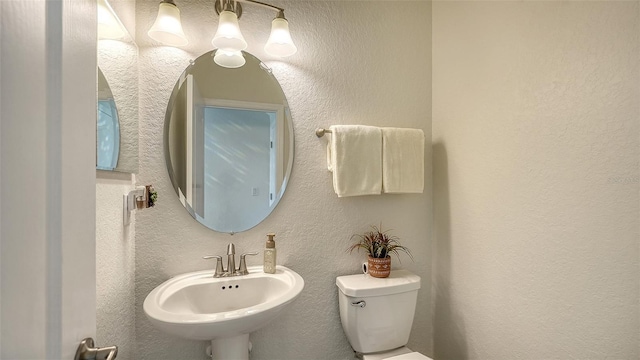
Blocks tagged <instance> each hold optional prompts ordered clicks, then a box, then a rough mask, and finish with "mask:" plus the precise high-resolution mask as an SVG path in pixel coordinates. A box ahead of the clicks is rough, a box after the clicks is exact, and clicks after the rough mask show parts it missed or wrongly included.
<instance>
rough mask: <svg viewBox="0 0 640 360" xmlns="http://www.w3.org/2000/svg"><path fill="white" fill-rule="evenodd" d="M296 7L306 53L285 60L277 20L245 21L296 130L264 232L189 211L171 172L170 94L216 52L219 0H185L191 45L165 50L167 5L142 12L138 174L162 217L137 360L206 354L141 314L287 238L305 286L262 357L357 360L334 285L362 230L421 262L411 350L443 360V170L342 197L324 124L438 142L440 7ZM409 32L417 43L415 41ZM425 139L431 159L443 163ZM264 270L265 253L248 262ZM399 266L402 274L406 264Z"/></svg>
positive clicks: (149, 261) (142, 276) (144, 233)
mask: <svg viewBox="0 0 640 360" xmlns="http://www.w3.org/2000/svg"><path fill="white" fill-rule="evenodd" d="M278 3H279V4H281V5H283V6H284V7H285V8H286V15H287V18H288V19H289V21H290V26H291V31H292V34H293V37H294V40H295V41H296V44H297V46H298V49H299V52H298V54H296V55H294V56H293V57H291V58H289V59H287V60H285V61H278V60H274V59H273V58H271V57H269V56H267V55H266V54H265V53H264V51H263V49H262V46H263V45H264V43H265V41H266V39H267V37H268V35H269V30H270V22H271V20H272V18H273V16H274V14H273V13H271V12H269V11H264V10H262V9H260V8H257V7H252V6H245V11H244V13H243V16H242V19H241V20H240V21H241V26H242V30H243V34H244V36H245V38H246V39H247V41H248V42H249V48H248V49H247V50H248V51H249V52H251V53H253V54H255V55H256V56H257V57H259V58H261V59H263V60H264V61H265V62H266V63H267V64H268V65H269V66H271V67H272V68H273V73H274V75H275V76H276V78H277V79H278V80H279V81H280V83H281V85H282V87H283V89H284V92H285V94H286V96H287V98H288V100H289V104H290V106H291V112H292V116H293V120H294V128H295V138H296V144H295V162H294V167H293V172H292V176H291V180H290V182H289V186H288V189H287V192H286V194H285V195H284V198H283V199H282V201H281V202H280V204H279V205H278V207H277V208H276V209H275V211H274V212H273V213H272V214H271V215H270V216H269V217H268V218H267V219H266V220H265V221H264V222H263V223H261V224H260V225H258V226H256V227H255V228H253V229H251V230H249V231H247V232H243V233H239V234H236V235H234V236H233V237H231V236H230V235H226V234H220V233H216V232H213V231H211V230H208V229H207V228H205V227H203V226H202V225H200V224H198V223H197V222H196V221H195V220H193V219H192V218H191V216H189V214H188V213H187V212H186V211H185V210H184V209H183V208H182V206H181V205H180V203H179V201H178V198H177V196H176V194H175V193H174V191H173V188H172V187H171V184H170V180H169V178H168V176H167V170H166V168H165V164H164V155H163V143H162V141H163V136H162V131H163V121H164V115H165V109H166V105H167V101H168V98H169V95H170V93H171V90H172V88H173V86H174V84H175V81H176V79H177V78H178V77H179V75H180V74H181V72H182V70H183V69H184V68H185V67H186V66H187V64H188V63H189V59H195V58H196V57H197V56H199V55H200V54H202V53H204V52H206V51H208V50H210V49H211V45H210V41H211V38H212V37H213V34H214V32H215V29H216V25H217V20H216V16H215V15H214V14H215V13H214V10H213V8H212V4H213V2H212V1H186V0H183V1H179V2H178V6H179V7H180V8H181V12H182V22H183V25H184V27H185V33H186V34H187V36H188V37H189V39H190V44H189V45H188V46H187V47H185V48H184V49H176V48H170V47H162V46H157V44H153V43H152V42H151V40H150V39H148V37H147V35H146V31H147V30H148V28H149V27H150V26H151V24H152V22H153V20H154V18H155V14H156V12H157V6H158V4H157V2H153V1H144V2H141V1H140V2H138V3H137V4H136V22H137V36H136V39H137V42H138V45H139V46H140V62H141V64H140V65H141V67H140V69H141V71H140V105H141V107H140V128H141V131H140V152H141V156H140V158H141V163H140V174H139V181H140V182H141V183H153V184H154V185H156V189H157V190H158V192H159V201H158V204H157V206H156V207H155V208H153V209H149V210H145V211H143V212H139V213H138V214H137V219H136V340H137V343H138V350H137V354H136V358H137V359H205V358H206V357H205V355H204V350H205V347H206V346H207V343H206V342H191V341H185V340H181V339H178V338H174V337H171V336H168V335H165V334H163V333H161V332H160V331H157V330H156V329H154V328H153V327H152V326H151V324H150V323H149V322H148V321H147V319H146V317H145V315H144V312H143V311H142V302H143V301H144V298H145V296H146V295H147V294H148V293H149V292H150V291H151V290H152V289H153V288H154V287H155V286H157V285H158V284H160V283H161V282H163V281H165V280H167V279H168V278H169V277H171V276H174V275H176V274H180V273H184V272H188V271H194V270H201V269H206V268H210V267H212V266H213V264H212V263H211V262H207V261H204V260H202V259H201V257H202V256H203V255H207V254H222V253H223V252H224V249H225V245H226V244H227V243H228V242H229V241H233V242H234V243H235V244H236V247H237V250H238V251H239V252H242V251H250V250H260V251H262V249H263V248H264V241H265V239H266V237H265V234H266V233H268V232H271V231H274V232H276V234H277V236H276V242H277V247H278V263H279V264H283V265H285V266H288V267H290V268H292V269H294V270H295V271H297V272H298V273H300V274H301V275H302V277H303V278H304V279H305V281H306V286H305V289H304V291H303V293H302V295H301V296H300V298H299V299H298V300H297V301H296V302H295V303H294V304H293V305H292V306H291V308H290V311H289V312H288V313H287V314H285V315H283V316H282V317H281V318H279V319H278V320H276V321H275V322H274V323H272V324H271V325H269V326H268V327H267V328H265V329H263V330H261V331H258V332H256V333H254V334H252V342H253V345H254V351H253V355H252V359H256V360H258V359H280V360H284V359H296V360H299V359H323V360H326V359H351V358H352V357H353V354H352V351H351V349H350V347H349V344H348V342H347V340H346V337H345V335H344V333H343V331H342V328H341V324H340V319H339V315H338V304H337V293H336V291H337V290H336V286H335V278H336V276H339V275H344V274H351V273H356V272H357V271H358V269H359V264H360V263H361V262H362V261H363V259H364V255H359V256H358V255H355V254H354V255H350V254H348V253H346V252H345V249H346V248H347V246H348V244H349V238H350V236H351V235H352V234H354V233H358V232H362V231H364V230H367V228H368V226H369V225H372V224H379V223H380V222H382V223H383V225H384V226H385V227H390V228H393V229H395V231H394V233H395V234H397V235H398V236H400V237H401V238H402V240H403V244H405V245H407V246H409V247H410V248H411V249H412V250H413V253H414V255H415V258H416V261H415V262H414V263H412V262H411V261H410V260H409V259H407V258H404V259H403V262H402V266H404V267H405V268H407V269H409V270H411V271H413V272H415V273H417V274H419V275H420V276H422V279H423V286H422V289H421V290H420V293H419V298H418V301H419V303H418V309H417V314H416V321H415V323H414V331H413V333H412V337H411V340H410V344H409V345H410V346H411V347H412V348H413V349H415V350H418V351H422V352H425V353H427V354H430V353H431V338H432V331H431V318H430V308H431V306H430V297H431V296H430V278H431V193H430V190H429V189H431V183H430V178H431V176H430V174H431V164H430V161H428V160H427V163H426V166H425V172H426V174H427V175H426V176H425V179H427V183H426V184H425V189H426V191H425V193H424V194H422V195H382V196H365V197H355V198H344V199H338V198H337V197H336V195H335V194H334V193H333V190H332V185H331V178H330V174H329V172H328V171H327V170H326V161H325V145H326V139H318V138H316V136H315V134H314V129H315V128H316V127H327V126H329V125H332V124H368V125H379V126H398V127H413V128H420V129H422V130H424V132H425V134H426V137H427V140H428V139H430V138H431V121H430V117H431V106H430V101H431V78H430V58H431V54H430V49H431V44H430V38H431V33H430V31H431V24H430V18H431V8H430V3H428V2H405V1H401V2H394V3H393V6H389V5H390V3H389V2H348V1H346V2H324V1H291V2H286V3H280V2H278ZM408 35H410V36H408ZM429 145H430V144H429V141H427V147H426V148H427V149H426V153H425V156H426V158H427V159H430V158H431V146H429ZM248 261H249V265H257V264H261V263H262V261H261V259H260V258H251V259H248ZM395 264H396V266H397V265H398V263H397V261H396V263H395Z"/></svg>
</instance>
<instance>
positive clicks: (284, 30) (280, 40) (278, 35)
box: [264, 18, 298, 57]
mask: <svg viewBox="0 0 640 360" xmlns="http://www.w3.org/2000/svg"><path fill="white" fill-rule="evenodd" d="M264 50H265V51H266V52H267V53H269V54H271V55H274V56H282V57H284V56H290V55H293V54H295V53H296V52H297V51H298V48H297V47H296V46H295V45H294V44H293V40H291V34H289V22H288V21H287V19H283V18H275V19H273V21H272V22H271V35H270V36H269V40H267V44H266V45H265V46H264Z"/></svg>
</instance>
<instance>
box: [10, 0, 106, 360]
mask: <svg viewBox="0 0 640 360" xmlns="http://www.w3.org/2000/svg"><path fill="white" fill-rule="evenodd" d="M0 37H1V45H0V46H1V52H0V54H1V56H0V79H1V86H0V119H1V122H0V165H1V167H0V298H1V299H2V300H1V303H0V357H1V358H3V359H4V358H7V359H72V358H73V356H74V354H75V351H76V348H77V346H78V344H79V343H80V341H81V340H82V339H83V338H85V337H89V336H92V337H95V332H96V323H95V302H96V298H95V297H96V295H95V285H96V277H95V151H96V148H95V134H96V128H95V127H96V4H95V0H56V1H0ZM98 345H101V346H105V345H104V344H98Z"/></svg>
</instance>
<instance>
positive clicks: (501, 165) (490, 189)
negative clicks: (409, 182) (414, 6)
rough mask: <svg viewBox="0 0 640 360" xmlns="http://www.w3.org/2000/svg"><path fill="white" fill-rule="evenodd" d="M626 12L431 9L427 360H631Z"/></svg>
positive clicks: (633, 113)
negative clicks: (431, 245) (430, 333)
mask: <svg viewBox="0 0 640 360" xmlns="http://www.w3.org/2000/svg"><path fill="white" fill-rule="evenodd" d="M638 5H639V3H638V2H637V1H633V2H434V4H433V140H434V198H435V199H434V200H435V203H434V209H435V214H434V222H435V224H436V230H435V233H434V234H435V237H434V241H435V243H436V247H435V250H436V251H435V253H434V264H435V265H434V273H435V275H436V276H435V281H436V284H435V298H434V302H435V306H434V311H435V313H434V329H435V333H434V352H435V358H436V359H466V358H475V359H543V358H544V359H569V358H582V359H601V358H615V359H637V358H638V357H639V350H638V346H639V345H638V344H639V339H638V334H639V320H638V295H639V291H638V286H639V280H640V279H639V276H640V275H639V274H640V272H639V271H638V270H639V267H638V261H639V253H638V237H639V233H638V229H639V215H640V213H639V200H640V199H639V196H638V184H639V181H638V176H639V172H638V155H639V153H638V148H639V141H638V132H639V128H638V121H639V117H640V111H639V105H638V104H639V103H640V102H639V98H640V90H639V86H640V76H639V75H640V74H639V70H640V69H639V66H638V55H639V50H640V48H639V45H638V44H639V41H638V34H639V33H640V26H639V25H640V19H639V13H640V9H639V6H638Z"/></svg>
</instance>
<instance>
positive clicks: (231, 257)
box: [227, 243, 236, 276]
mask: <svg viewBox="0 0 640 360" xmlns="http://www.w3.org/2000/svg"><path fill="white" fill-rule="evenodd" d="M235 270H236V246H235V245H233V243H229V245H227V276H233V275H235Z"/></svg>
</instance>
